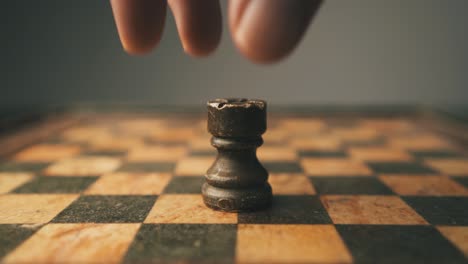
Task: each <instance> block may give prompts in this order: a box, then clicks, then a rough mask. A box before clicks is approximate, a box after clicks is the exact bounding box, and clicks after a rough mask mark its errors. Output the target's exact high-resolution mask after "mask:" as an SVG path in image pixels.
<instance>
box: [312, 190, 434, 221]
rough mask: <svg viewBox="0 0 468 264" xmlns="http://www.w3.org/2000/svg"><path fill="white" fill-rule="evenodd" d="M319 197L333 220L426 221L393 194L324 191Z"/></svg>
mask: <svg viewBox="0 0 468 264" xmlns="http://www.w3.org/2000/svg"><path fill="white" fill-rule="evenodd" d="M321 200H322V203H323V205H324V206H325V208H326V209H327V211H328V214H329V215H330V217H331V219H332V220H333V223H335V224H351V225H353V224H368V225H427V222H426V221H425V220H424V219H423V218H422V217H421V216H420V215H419V214H417V213H416V212H415V211H414V210H413V209H412V208H411V207H410V206H408V205H407V204H406V203H405V202H404V201H403V200H401V198H400V197H397V196H384V195H325V196H321Z"/></svg>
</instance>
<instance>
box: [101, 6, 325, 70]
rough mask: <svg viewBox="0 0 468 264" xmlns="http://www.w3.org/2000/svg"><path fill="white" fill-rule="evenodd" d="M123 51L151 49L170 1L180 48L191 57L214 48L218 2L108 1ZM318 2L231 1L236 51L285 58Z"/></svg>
mask: <svg viewBox="0 0 468 264" xmlns="http://www.w3.org/2000/svg"><path fill="white" fill-rule="evenodd" d="M110 2H111V6H112V10H113V13H114V18H115V21H116V25H117V30H118V32H119V36H120V40H121V42H122V45H123V47H124V49H125V50H126V51H127V52H128V53H130V54H145V53H148V52H150V51H151V50H152V49H153V48H154V47H155V46H156V45H157V44H158V42H159V40H160V39H161V35H162V31H163V28H164V21H165V16H166V6H167V4H169V7H170V8H171V10H172V12H173V14H174V17H175V21H176V24H177V29H178V31H179V36H180V39H181V42H182V46H183V48H184V50H185V52H186V53H188V54H189V55H192V56H196V57H198V56H206V55H208V54H210V53H211V52H213V51H214V50H215V49H216V47H217V46H218V44H219V41H220V38H221V31H222V30H221V28H222V18H221V9H220V4H219V0H167V1H166V0H110ZM321 2H322V0H229V11H228V17H229V28H230V32H231V35H232V39H233V40H234V43H235V44H236V46H237V48H238V49H239V50H240V52H241V53H242V54H243V55H244V56H246V57H247V58H249V59H250V60H252V61H254V62H258V63H271V62H275V61H278V60H280V59H282V58H284V57H285V56H287V55H288V54H289V53H290V52H291V51H292V50H293V49H294V48H295V47H296V45H297V43H298V42H299V41H300V40H301V37H302V35H303V34H304V32H305V31H306V29H307V27H308V25H309V23H310V21H311V19H312V17H313V16H314V14H315V13H316V11H317V10H318V8H319V7H320V4H321Z"/></svg>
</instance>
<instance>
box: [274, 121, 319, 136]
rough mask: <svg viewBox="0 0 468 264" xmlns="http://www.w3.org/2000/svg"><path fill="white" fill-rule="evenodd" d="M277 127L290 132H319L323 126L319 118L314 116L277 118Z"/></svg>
mask: <svg viewBox="0 0 468 264" xmlns="http://www.w3.org/2000/svg"><path fill="white" fill-rule="evenodd" d="M278 127H280V128H282V129H285V130H286V131H288V132H289V133H291V134H309V135H310V133H313V132H319V131H321V130H323V129H324V128H325V123H324V122H323V120H321V119H314V118H300V117H298V118H285V119H282V120H279V122H278Z"/></svg>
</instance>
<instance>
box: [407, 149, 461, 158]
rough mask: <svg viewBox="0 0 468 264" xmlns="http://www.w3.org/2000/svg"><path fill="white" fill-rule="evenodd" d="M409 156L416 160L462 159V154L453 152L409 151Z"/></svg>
mask: <svg viewBox="0 0 468 264" xmlns="http://www.w3.org/2000/svg"><path fill="white" fill-rule="evenodd" d="M411 155H413V157H415V158H417V159H425V158H437V159H439V158H459V157H463V155H462V154H460V153H458V152H456V151H453V150H419V151H411Z"/></svg>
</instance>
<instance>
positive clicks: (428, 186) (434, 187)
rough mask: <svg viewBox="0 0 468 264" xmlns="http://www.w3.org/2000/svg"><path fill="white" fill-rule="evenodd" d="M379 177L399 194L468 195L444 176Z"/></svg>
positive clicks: (458, 185)
mask: <svg viewBox="0 0 468 264" xmlns="http://www.w3.org/2000/svg"><path fill="white" fill-rule="evenodd" d="M379 178H380V180H382V181H383V182H384V183H385V184H386V185H388V186H389V187H390V188H391V189H392V190H393V191H394V192H395V193H398V194H399V195H417V196H444V195H445V196H468V189H466V188H465V187H463V186H462V185H460V184H458V183H457V182H455V181H453V180H451V179H450V178H449V177H446V176H439V175H381V176H380V177H379Z"/></svg>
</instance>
